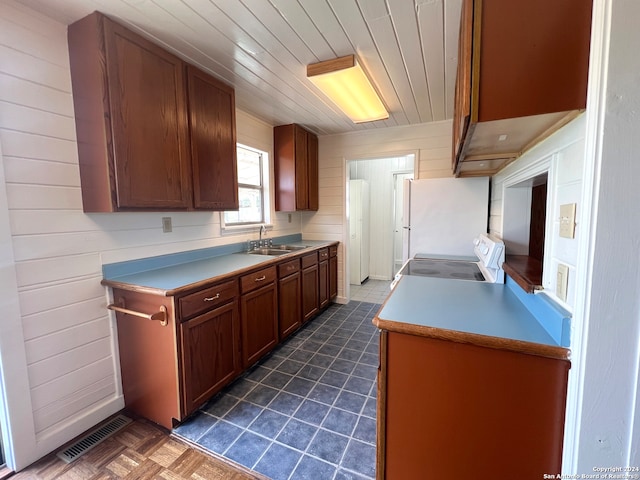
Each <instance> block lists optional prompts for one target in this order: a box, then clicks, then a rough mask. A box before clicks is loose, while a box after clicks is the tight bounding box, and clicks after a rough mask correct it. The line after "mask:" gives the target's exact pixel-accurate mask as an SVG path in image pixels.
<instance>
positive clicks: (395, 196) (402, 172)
mask: <svg viewBox="0 0 640 480" xmlns="http://www.w3.org/2000/svg"><path fill="white" fill-rule="evenodd" d="M413 164H414V167H415V158H414V160H413ZM398 175H412V177H411V179H414V178H415V176H416V174H415V168H414V171H412V170H398V171H397V172H392V173H391V177H392V180H391V181H392V182H393V202H394V204H393V225H394V232H393V242H392V245H391V254H392V255H391V278H393V277H395V275H396V273H397V272H396V258H395V252H396V241H397V239H396V232H395V225H397V223H398V218H397V216H396V215H397V213H398V206H397V202H398V201H400V203H402V198H400V199H398V191H397V187H398V178H397V177H398ZM402 184H403V188H402V195H403V196H404V180H403V182H402ZM400 233H402V232H400ZM400 242H401V243H402V240H400Z"/></svg>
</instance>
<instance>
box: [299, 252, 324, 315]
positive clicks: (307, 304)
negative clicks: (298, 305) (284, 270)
mask: <svg viewBox="0 0 640 480" xmlns="http://www.w3.org/2000/svg"><path fill="white" fill-rule="evenodd" d="M301 262H302V321H303V322H308V321H309V320H311V319H312V318H313V317H314V316H315V315H316V314H317V313H318V312H319V311H320V308H319V302H318V298H319V289H320V286H319V285H320V284H319V282H318V254H317V252H313V253H312V254H309V255H305V256H303V257H302V258H301Z"/></svg>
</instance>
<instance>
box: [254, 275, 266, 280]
mask: <svg viewBox="0 0 640 480" xmlns="http://www.w3.org/2000/svg"><path fill="white" fill-rule="evenodd" d="M266 278H267V276H266V275H262V276H261V277H258V278H256V279H255V280H254V282H261V281H263V280H265V279H266Z"/></svg>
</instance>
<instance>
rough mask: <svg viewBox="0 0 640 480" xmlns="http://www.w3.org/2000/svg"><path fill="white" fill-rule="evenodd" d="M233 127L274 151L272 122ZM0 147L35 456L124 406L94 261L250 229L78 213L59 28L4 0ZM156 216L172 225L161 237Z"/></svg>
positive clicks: (212, 215)
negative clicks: (225, 230)
mask: <svg viewBox="0 0 640 480" xmlns="http://www.w3.org/2000/svg"><path fill="white" fill-rule="evenodd" d="M237 130H238V132H237V136H238V141H239V142H240V143H244V144H247V145H250V146H252V147H255V148H259V149H262V150H265V151H267V152H269V155H270V156H271V155H272V152H273V146H272V145H273V134H272V127H271V126H270V125H267V124H265V123H263V122H261V121H259V120H257V119H255V118H254V117H252V116H250V115H247V114H245V113H243V112H241V111H238V112H237ZM0 145H1V146H2V150H1V151H2V154H3V158H2V163H1V165H2V166H3V167H4V177H5V179H6V181H5V185H4V187H5V188H6V193H7V203H8V218H9V225H10V235H11V239H12V249H13V261H14V266H15V272H16V274H15V276H16V281H17V289H18V297H19V298H18V300H19V306H20V315H21V322H22V329H23V332H24V342H25V345H24V347H25V348H24V350H25V352H26V362H27V366H26V368H27V371H28V377H29V394H30V398H31V403H32V408H33V427H30V426H29V425H25V426H24V428H26V429H28V428H33V429H35V431H34V432H30V434H31V435H32V436H34V437H35V441H36V444H37V447H36V451H33V452H30V457H31V460H35V459H36V458H38V457H39V456H42V455H43V454H45V453H47V452H48V451H50V450H51V449H54V448H56V447H58V446H59V445H61V444H62V443H64V442H65V441H67V440H69V439H70V438H72V437H74V436H76V435H78V434H79V433H81V432H82V431H84V430H85V429H87V428H88V427H90V426H92V425H93V424H95V423H96V422H97V421H99V420H101V419H103V418H104V417H106V416H107V415H109V414H111V413H112V412H114V411H117V410H118V409H120V408H121V407H122V406H123V401H122V398H121V392H120V384H119V373H118V368H117V367H118V363H117V358H116V357H117V355H115V354H114V351H115V350H114V348H115V346H114V338H115V337H114V331H113V328H114V322H113V318H112V317H111V316H110V315H108V313H107V310H106V308H105V306H106V296H105V289H104V288H103V287H102V286H101V285H100V280H101V278H102V273H101V272H102V270H101V269H102V264H103V263H111V262H116V261H123V260H129V259H134V258H140V257H148V256H153V255H159V254H167V253H174V252H178V251H184V250H191V249H197V248H205V247H211V246H215V245H220V244H227V243H235V242H240V241H245V240H246V239H248V238H253V237H254V236H255V233H251V232H250V233H243V234H240V235H224V236H223V235H222V233H221V229H220V215H219V214H218V213H217V212H183V213H176V212H171V213H167V212H155V213H117V214H90V215H88V214H85V213H83V212H82V201H81V195H80V176H79V171H78V157H77V149H76V141H75V119H74V114H73V101H72V96H71V80H70V72H69V60H68V54H67V39H66V26H65V25H62V24H60V23H57V22H55V21H53V20H51V19H48V18H47V17H44V16H42V15H40V14H39V13H37V12H34V11H32V10H30V9H28V8H26V7H24V6H22V5H20V4H19V3H17V2H13V1H11V0H0ZM272 170H273V168H272ZM0 178H1V177H0ZM327 188H337V189H340V186H339V185H334V186H331V185H329V184H327V183H326V181H325V183H324V184H323V190H324V191H325V192H326V190H327ZM272 205H273V202H272ZM163 216H171V217H172V219H173V232H171V233H166V234H164V233H162V222H161V217H163ZM272 223H273V225H274V228H273V231H272V232H271V233H270V234H271V235H274V236H275V235H285V234H292V233H299V232H300V231H301V221H300V215H297V214H294V215H293V216H292V222H291V223H289V222H288V216H287V215H286V214H276V215H275V216H274V217H273V222H272ZM4 363H8V362H4ZM3 368H5V369H6V374H11V368H12V367H11V365H7V364H3ZM25 433H26V434H27V435H28V434H29V432H25Z"/></svg>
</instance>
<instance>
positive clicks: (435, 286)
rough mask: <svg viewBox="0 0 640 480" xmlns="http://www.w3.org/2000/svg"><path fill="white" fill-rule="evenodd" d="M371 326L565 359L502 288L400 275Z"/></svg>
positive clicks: (563, 350) (565, 351)
mask: <svg viewBox="0 0 640 480" xmlns="http://www.w3.org/2000/svg"><path fill="white" fill-rule="evenodd" d="M374 323H375V324H376V325H377V326H378V327H379V328H381V329H383V330H388V331H396V332H400V333H410V334H417V335H423V336H430V337H434V338H441V339H446V340H453V341H459V342H465V343H474V344H478V345H481V346H487V347H496V348H505V349H510V350H515V351H521V352H524V353H531V354H537V355H542V356H547V357H553V358H561V359H568V357H569V350H568V349H567V348H564V347H562V346H560V345H559V344H558V342H557V341H556V340H554V339H553V337H552V336H551V335H549V333H547V331H546V330H545V329H544V328H543V327H542V326H541V325H540V323H539V322H538V321H537V320H536V318H535V317H534V316H533V315H532V314H531V313H530V312H529V310H527V308H526V307H525V306H524V305H523V304H522V302H521V301H520V300H519V299H518V298H517V296H516V295H515V294H514V293H513V292H512V291H511V289H510V288H509V287H507V286H506V285H503V284H493V283H482V282H469V281H464V280H449V279H442V278H431V277H419V276H404V277H402V278H401V280H400V281H399V282H398V284H397V285H396V287H395V289H394V290H393V292H392V294H391V295H390V296H389V298H388V299H387V301H386V302H385V304H384V305H383V307H382V308H381V309H380V311H379V312H378V314H377V316H376V318H375V319H374Z"/></svg>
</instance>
